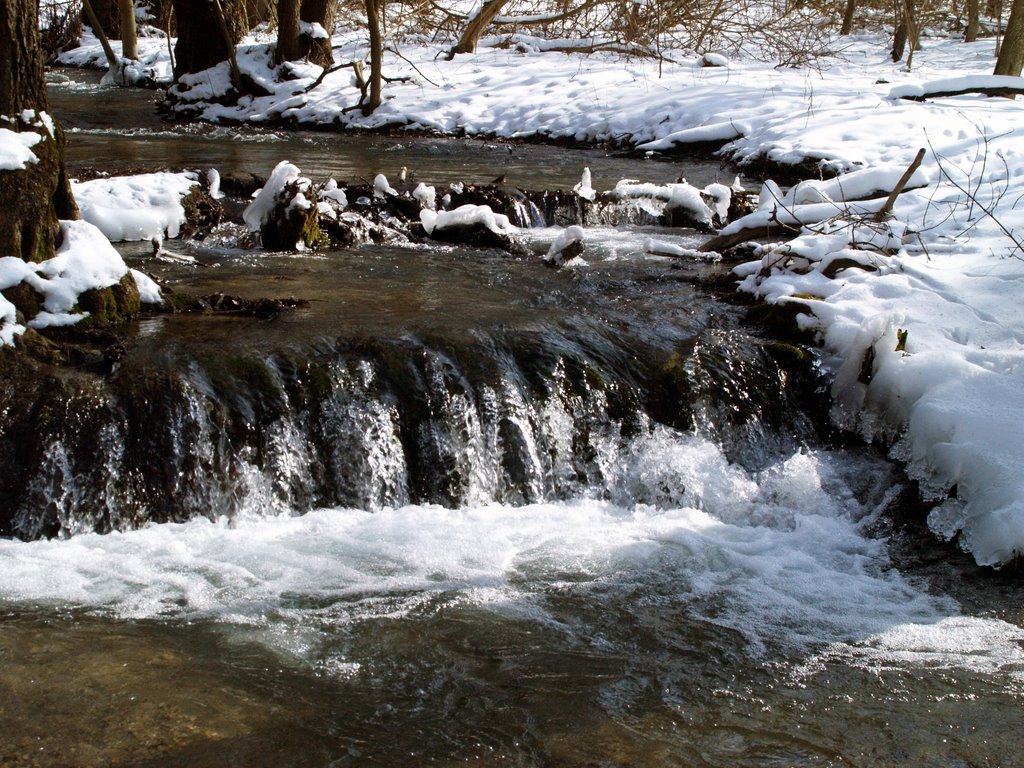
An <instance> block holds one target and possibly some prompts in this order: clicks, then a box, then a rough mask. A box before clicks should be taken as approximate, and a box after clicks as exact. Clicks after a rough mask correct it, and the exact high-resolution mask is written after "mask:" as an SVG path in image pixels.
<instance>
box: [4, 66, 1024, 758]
mask: <svg viewBox="0 0 1024 768" xmlns="http://www.w3.org/2000/svg"><path fill="white" fill-rule="evenodd" d="M56 80H57V81H58V82H56V84H54V85H53V86H52V87H51V100H52V108H53V111H54V112H55V113H56V114H57V116H58V117H59V118H61V119H62V120H63V121H64V122H65V125H66V126H67V127H69V128H70V131H69V144H68V153H69V154H68V157H69V164H70V166H71V171H72V175H74V172H75V169H76V168H81V167H83V166H85V165H93V166H98V167H101V168H109V169H111V170H116V169H118V168H125V167H128V166H131V165H145V166H146V167H152V166H161V165H167V166H171V167H175V168H177V167H197V168H202V169H205V168H208V167H216V168H218V169H219V170H220V171H221V173H222V174H226V173H233V174H238V175H242V174H245V173H248V172H253V173H257V174H262V175H265V174H266V173H267V172H268V171H269V169H270V168H272V167H273V165H274V164H275V163H276V162H277V161H278V160H282V159H288V160H291V161H292V162H294V163H296V164H297V165H299V167H300V168H303V169H304V170H307V169H308V171H310V172H315V174H317V175H318V176H319V175H321V174H322V175H327V174H328V173H330V174H332V175H336V176H337V177H338V178H339V181H340V180H341V179H342V178H352V179H355V178H359V177H363V178H372V177H373V174H375V173H376V172H379V171H385V172H391V171H392V170H395V169H397V168H398V167H401V166H406V167H408V168H415V169H416V170H417V172H418V175H419V176H420V177H421V178H424V179H425V180H428V181H431V182H436V183H439V184H445V183H448V182H454V181H460V180H468V179H467V178H466V177H471V178H473V179H475V180H488V179H489V178H490V177H493V176H496V175H498V174H499V173H501V174H505V175H506V176H507V179H508V183H510V184H517V185H521V186H524V187H529V188H533V189H536V188H537V187H540V186H546V187H550V188H571V186H572V184H574V183H575V182H576V181H578V180H579V174H580V171H581V169H582V167H584V166H588V167H590V168H591V170H592V172H593V173H594V177H595V186H601V185H607V186H611V185H612V184H613V183H614V182H615V181H616V180H617V179H618V178H619V177H622V176H629V177H633V178H640V179H642V180H645V181H665V180H672V179H675V178H676V177H677V176H679V175H686V176H687V177H688V178H692V180H693V181H694V182H695V183H708V182H711V181H714V180H715V179H716V177H717V176H718V175H719V174H720V173H722V172H721V171H720V170H719V169H718V168H717V166H715V165H714V164H693V165H685V166H684V165H667V164H651V163H644V162H642V161H636V160H625V159H622V158H616V157H607V156H605V155H604V153H601V152H598V151H581V150H571V151H570V150H564V149H554V148H550V147H533V146H528V147H527V146H518V145H517V146H509V145H504V144H501V143H497V142H495V143H488V142H479V141H466V142H456V141H452V140H436V139H424V138H413V137H401V138H382V137H350V136H336V135H333V134H328V133H294V134H293V133H286V132H276V131H251V130H241V129H228V128H211V127H209V126H203V127H198V128H197V127H193V126H189V127H184V128H183V127H172V126H166V125H163V124H161V123H159V122H158V121H157V120H156V119H154V118H152V117H151V116H149V115H148V113H145V112H144V111H143V112H140V111H139V107H140V105H145V104H147V103H148V101H149V100H151V98H152V95H151V94H147V93H144V92H139V91H108V90H103V91H100V90H99V89H98V88H97V87H96V86H94V85H90V84H88V83H82V82H80V79H79V78H72V77H67V76H65V75H58V76H57V78H56ZM97 105H102V108H97ZM652 235H654V236H657V237H658V238H659V239H666V240H669V241H671V242H675V243H677V244H681V245H691V246H692V245H694V244H696V243H697V242H699V241H698V237H699V236H698V235H696V234H693V233H687V232H685V231H675V230H673V231H657V232H655V231H652V230H649V229H644V228H630V227H622V228H617V229H612V228H595V229H593V230H592V231H591V232H590V233H589V237H588V241H587V251H586V253H585V259H586V261H587V264H586V266H582V267H579V268H575V269H563V270H560V271H552V270H548V269H545V268H544V267H542V266H540V265H539V264H538V263H537V262H536V261H534V260H530V259H528V258H526V259H520V258H513V257H510V256H508V255H506V254H501V253H497V252H491V251H470V250H466V249H460V248H457V247H443V248H440V247H439V248H424V247H411V246H409V247H387V246H380V245H375V246H362V247H359V248H354V249H349V250H345V251H332V252H327V253H319V254H312V255H310V254H305V255H303V254H300V255H294V254H292V255H288V254H267V253H262V252H241V251H238V250H237V249H235V250H233V249H230V248H223V247H221V248H217V247H215V246H213V245H210V244H206V245H204V244H195V243H193V244H185V243H181V244H178V243H168V244H167V245H168V246H169V247H172V248H179V249H180V250H182V251H185V250H187V251H188V252H189V254H190V255H194V256H195V257H196V259H197V260H198V261H199V262H200V263H202V264H205V265H207V266H203V267H196V266H190V265H183V264H167V263H161V262H156V261H154V260H153V259H152V258H151V256H150V255H149V251H148V246H147V247H146V248H142V247H137V246H131V245H129V246H126V247H125V248H124V253H125V254H126V258H127V259H128V260H129V261H131V262H132V263H133V265H135V266H138V267H141V268H144V269H147V270H150V271H154V272H158V273H159V274H160V276H161V277H162V278H163V279H165V280H167V281H168V283H169V284H170V285H171V286H172V287H176V288H177V289H179V290H189V291H193V292H195V293H198V294H200V295H203V294H206V293H210V292H213V291H223V292H224V293H227V294H231V295H243V296H251V297H259V296H288V295H293V296H297V297H301V298H304V299H307V300H309V302H310V303H309V305H308V306H306V307H304V308H301V309H299V310H296V311H294V312H290V313H285V314H282V315H280V316H278V317H277V318H275V319H271V320H259V319H255V318H250V317H244V318H243V317H233V316H219V315H218V316H215V315H198V316H197V315H157V316H153V317H149V318H146V319H144V320H142V321H141V322H139V323H138V325H137V328H136V332H135V334H134V336H133V337H132V339H131V340H130V341H129V342H128V343H127V344H126V348H125V349H124V351H123V354H122V355H121V356H120V357H119V359H118V361H117V364H116V365H114V366H112V367H110V368H109V369H107V370H105V371H103V372H101V373H97V372H95V371H91V370H88V369H82V370H74V371H55V372H53V373H52V374H50V375H49V376H48V377H46V378H44V379H42V380H40V381H39V382H38V384H37V386H35V387H28V388H26V389H25V391H24V392H20V393H15V394H12V395H8V396H7V397H8V400H7V402H8V410H7V411H6V412H5V425H4V430H5V431H4V434H3V435H2V436H0V437H3V438H4V440H5V441H6V442H4V447H3V451H4V460H5V462H7V467H8V468H9V469H8V472H9V474H10V472H14V471H15V470H16V471H17V472H20V473H21V474H20V475H18V477H19V478H20V480H19V483H20V484H19V485H18V487H16V488H13V489H12V487H9V486H4V487H3V488H0V493H2V494H3V499H4V501H5V504H6V512H5V517H4V519H5V520H7V522H6V526H7V528H6V530H5V532H6V533H7V534H15V535H16V536H17V538H15V537H13V536H12V537H10V538H4V539H0V764H3V765H5V766H6V765H12V766H58V765H59V766H66V765H75V766H101V765H102V766H184V765H188V766H227V765H237V766H256V765H266V766H350V765H351V766H361V765H373V766H408V765H441V766H447V765H452V766H454V765H456V764H459V765H462V764H467V763H469V764H477V765H488V766H559V767H561V766H566V767H567V766H580V767H582V766H608V767H611V766H652V767H653V766H811V765H814V766H823V765H835V766H838V765H858V766H891V765H897V764H905V765H915V766H936V767H938V766H943V767H946V766H996V765H1003V766H1006V765H1013V764H1016V763H1017V762H1019V757H1018V755H1019V751H1020V748H1019V733H1020V730H1021V727H1022V726H1024V711H1022V704H1024V646H1022V642H1024V629H1022V626H1024V603H1022V600H1021V597H1020V590H1019V581H1016V580H1014V579H1013V578H1012V577H1010V576H1007V575H1001V574H998V573H991V572H986V571H981V570H979V569H976V568H975V567H973V566H972V565H971V564H970V563H969V562H968V561H967V560H966V558H964V557H963V556H962V555H960V554H959V553H958V552H957V551H956V550H955V548H953V547H952V546H950V545H943V544H941V543H937V542H934V541H933V540H931V539H930V538H929V537H928V535H927V534H926V533H924V532H923V531H922V525H921V520H920V515H921V512H920V511H919V510H918V509H917V508H916V505H915V504H914V503H913V502H912V501H911V500H912V499H913V489H910V488H908V487H907V485H906V483H905V481H904V480H903V478H902V475H901V473H900V469H899V467H898V466H895V465H893V464H892V463H891V462H889V461H887V460H886V459H885V458H884V457H882V456H880V455H879V454H878V453H877V452H876V451H874V450H872V449H870V448H869V447H865V446H859V445H855V444H852V443H850V442H849V441H846V440H844V439H843V438H842V436H839V435H834V434H832V433H831V432H830V431H829V430H828V429H827V426H826V425H825V423H824V420H823V418H822V413H823V409H824V408H827V402H825V401H824V400H823V398H825V397H827V390H826V389H824V388H823V382H822V381H821V380H820V379H819V377H818V375H817V372H816V370H815V368H814V367H813V365H810V364H808V363H806V362H805V361H802V360H801V358H800V356H799V355H796V354H794V351H793V350H792V349H791V348H788V347H785V346H784V345H779V344H775V343H773V342H772V341H771V340H770V339H767V338H765V337H763V336H762V335H760V334H759V332H758V330H757V328H756V327H753V326H751V325H750V324H748V323H746V322H745V321H744V319H743V316H744V310H743V308H742V307H739V306H736V305H733V304H730V303H725V302H722V301H720V300H718V299H716V298H715V297H714V296H713V295H711V294H709V293H708V292H706V291H705V290H703V289H701V288H700V287H699V280H698V278H699V277H701V276H702V275H705V274H707V273H709V272H711V271H714V270H716V269H723V268H722V267H716V266H714V265H705V264H700V263H696V262H692V263H691V262H684V261H678V260H675V261H673V260H668V259H664V258H653V257H648V256H645V255H644V254H643V248H642V241H643V239H644V238H645V237H648V236H652ZM551 237H553V233H552V232H551V231H548V230H540V231H537V232H533V233H530V234H529V235H528V238H529V239H530V241H531V243H533V244H534V246H535V247H536V248H537V249H540V250H542V249H543V245H544V243H545V242H546V240H550V238H551ZM19 414H20V415H19ZM19 430H20V431H19ZM12 435H17V438H16V439H15V438H14V437H12ZM10 467H14V468H15V469H10Z"/></svg>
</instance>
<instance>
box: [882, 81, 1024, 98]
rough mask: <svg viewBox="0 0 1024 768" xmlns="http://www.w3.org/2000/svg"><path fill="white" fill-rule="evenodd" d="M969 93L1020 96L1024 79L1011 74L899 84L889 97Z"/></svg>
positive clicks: (890, 92) (960, 94) (934, 96)
mask: <svg viewBox="0 0 1024 768" xmlns="http://www.w3.org/2000/svg"><path fill="white" fill-rule="evenodd" d="M969 93H977V94H980V95H982V96H1006V97H1009V98H1012V97H1014V96H1020V95H1021V94H1024V79H1022V78H1020V77H1013V76H1011V75H988V76H985V77H976V76H966V77H950V78H946V79H945V80H935V81H932V82H930V83H921V84H920V85H918V84H907V85H897V86H896V87H894V88H892V89H891V90H890V91H889V98H891V99H907V100H909V101H925V100H927V99H935V98H941V97H948V96H965V95H967V94H969Z"/></svg>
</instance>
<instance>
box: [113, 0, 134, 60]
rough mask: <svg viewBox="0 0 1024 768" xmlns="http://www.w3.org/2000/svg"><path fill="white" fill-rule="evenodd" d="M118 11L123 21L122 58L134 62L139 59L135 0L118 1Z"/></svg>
mask: <svg viewBox="0 0 1024 768" xmlns="http://www.w3.org/2000/svg"><path fill="white" fill-rule="evenodd" d="M117 10H118V16H119V17H120V19H121V56H122V57H123V58H126V59H132V60H133V61H134V60H135V59H137V58H139V43H138V33H137V29H136V24H135V0H117Z"/></svg>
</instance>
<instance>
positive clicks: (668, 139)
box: [637, 120, 750, 151]
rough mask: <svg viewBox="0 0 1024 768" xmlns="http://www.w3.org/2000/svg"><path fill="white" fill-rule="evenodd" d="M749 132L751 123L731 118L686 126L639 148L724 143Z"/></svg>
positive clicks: (650, 149) (656, 149) (667, 147)
mask: <svg viewBox="0 0 1024 768" xmlns="http://www.w3.org/2000/svg"><path fill="white" fill-rule="evenodd" d="M747 133H750V123H748V122H745V121H742V120H741V121H738V122H734V121H732V120H730V121H729V122H726V123H711V124H710V125H698V126H697V127H695V128H684V129H683V130H681V131H675V132H673V133H670V134H669V135H668V136H664V137H662V138H660V139H658V140H656V141H645V142H644V143H642V144H639V145H637V149H646V150H649V151H664V150H668V149H672V148H673V147H677V146H679V145H685V144H697V143H700V142H705V141H718V142H721V143H723V144H724V143H725V142H727V141H732V140H733V139H738V138H739V137H740V136H744V135H745V134H747Z"/></svg>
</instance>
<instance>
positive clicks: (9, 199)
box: [0, 0, 78, 261]
mask: <svg viewBox="0 0 1024 768" xmlns="http://www.w3.org/2000/svg"><path fill="white" fill-rule="evenodd" d="M38 13H39V7H38V5H37V3H36V0H0V115H9V116H10V117H3V118H0V120H2V123H0V124H2V125H3V127H4V128H6V129H7V130H10V131H15V132H17V133H28V132H31V133H37V134H39V140H38V141H37V142H36V143H35V144H34V145H33V146H32V153H33V154H34V155H35V157H36V158H37V162H35V163H26V165H25V168H24V169H21V170H6V171H0V210H2V211H3V215H2V216H0V255H3V256H20V257H21V258H22V259H24V260H26V261H42V260H43V259H46V258H49V257H50V256H53V253H54V249H55V247H56V245H57V236H58V233H59V231H60V228H59V224H58V219H61V218H64V219H70V218H77V216H78V208H77V206H76V205H75V199H74V196H73V195H72V194H71V186H70V184H69V183H68V178H67V173H66V172H65V170H64V133H63V131H62V130H61V128H60V126H59V125H58V124H56V123H50V122H49V118H48V117H46V116H45V113H46V109H47V103H46V83H45V81H44V79H43V57H42V50H41V48H40V45H39V16H38ZM50 125H53V131H52V133H51V131H50V127H49V126H50Z"/></svg>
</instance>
